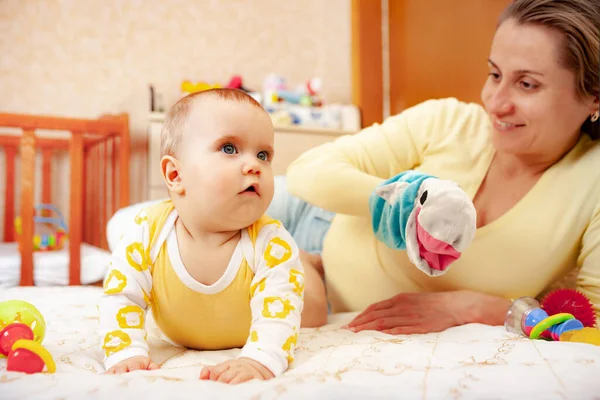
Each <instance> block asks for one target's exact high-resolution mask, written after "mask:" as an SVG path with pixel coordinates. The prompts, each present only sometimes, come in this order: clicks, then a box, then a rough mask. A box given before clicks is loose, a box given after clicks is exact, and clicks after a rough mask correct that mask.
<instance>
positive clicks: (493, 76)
mask: <svg viewBox="0 0 600 400" xmlns="http://www.w3.org/2000/svg"><path fill="white" fill-rule="evenodd" d="M488 75H489V76H490V77H491V78H492V80H494V81H497V80H498V79H500V74H498V73H496V72H490V73H489V74H488Z"/></svg>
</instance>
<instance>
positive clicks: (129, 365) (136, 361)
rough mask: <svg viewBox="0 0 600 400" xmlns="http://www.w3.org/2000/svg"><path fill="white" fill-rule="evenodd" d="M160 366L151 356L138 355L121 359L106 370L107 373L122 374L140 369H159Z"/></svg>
mask: <svg viewBox="0 0 600 400" xmlns="http://www.w3.org/2000/svg"><path fill="white" fill-rule="evenodd" d="M159 368H160V367H159V366H158V365H157V364H155V363H153V362H152V360H151V359H150V358H149V357H144V356H136V357H131V358H127V359H125V360H123V361H121V362H120V363H118V364H115V365H113V366H112V368H110V369H109V370H108V371H106V373H107V374H122V373H125V372H133V371H135V370H138V369H143V370H153V369H159Z"/></svg>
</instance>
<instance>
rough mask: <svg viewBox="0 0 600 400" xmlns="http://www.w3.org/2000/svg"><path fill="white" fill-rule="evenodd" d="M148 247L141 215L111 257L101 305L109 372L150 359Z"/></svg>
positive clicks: (104, 345)
mask: <svg viewBox="0 0 600 400" xmlns="http://www.w3.org/2000/svg"><path fill="white" fill-rule="evenodd" d="M148 246H149V229H148V218H147V216H146V215H145V213H144V212H143V211H142V212H141V213H140V214H138V215H137V216H136V218H135V219H134V220H132V221H131V222H130V223H129V224H128V226H127V227H126V229H125V232H124V235H123V237H122V238H121V240H120V241H119V243H118V245H117V247H116V249H115V251H114V252H113V254H112V256H111V261H110V265H109V268H108V271H107V275H106V277H105V279H104V294H103V296H102V298H101V300H100V302H99V304H98V311H99V325H100V326H99V330H98V333H99V335H100V342H101V346H102V351H103V353H104V356H105V358H104V365H105V367H106V369H107V370H108V369H110V368H111V367H112V366H114V365H115V364H117V363H119V362H121V361H123V360H125V359H127V358H130V357H134V356H148V344H147V339H146V331H145V327H144V325H145V317H146V310H147V308H148V305H149V302H150V300H149V296H148V294H149V293H150V290H151V288H152V275H151V274H150V256H149V249H148Z"/></svg>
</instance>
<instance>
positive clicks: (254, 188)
mask: <svg viewBox="0 0 600 400" xmlns="http://www.w3.org/2000/svg"><path fill="white" fill-rule="evenodd" d="M242 193H256V194H259V193H258V185H250V186H248V187H247V188H246V189H245V190H244V191H242Z"/></svg>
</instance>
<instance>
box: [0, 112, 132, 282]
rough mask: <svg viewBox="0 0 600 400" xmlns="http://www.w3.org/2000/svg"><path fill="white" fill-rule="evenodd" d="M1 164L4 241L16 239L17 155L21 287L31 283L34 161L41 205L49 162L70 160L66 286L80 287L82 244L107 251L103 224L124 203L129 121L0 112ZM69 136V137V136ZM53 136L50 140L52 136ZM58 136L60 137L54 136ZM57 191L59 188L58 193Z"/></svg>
mask: <svg viewBox="0 0 600 400" xmlns="http://www.w3.org/2000/svg"><path fill="white" fill-rule="evenodd" d="M0 128H17V129H16V130H15V129H12V130H13V131H16V132H15V133H12V132H5V133H2V132H0V146H1V147H2V148H3V150H4V153H5V159H6V168H5V185H6V190H5V209H4V241H5V242H11V241H15V240H16V236H17V235H16V232H15V226H14V225H15V223H14V221H15V217H16V215H15V200H16V196H15V195H16V193H15V191H16V190H15V188H16V184H17V182H16V172H17V168H16V167H18V166H17V165H16V161H17V158H18V157H19V156H20V178H19V182H18V184H19V185H20V194H19V196H20V211H19V216H20V219H21V227H22V228H21V234H20V240H19V252H20V255H21V279H20V284H21V286H31V285H33V284H34V273H33V267H34V265H33V252H34V245H33V234H34V188H35V179H34V178H35V159H36V154H37V153H38V152H40V153H41V157H42V168H41V171H42V177H41V178H42V179H41V181H42V185H41V186H42V188H41V191H42V193H41V199H42V203H52V198H51V196H52V186H51V185H52V174H53V165H52V164H53V163H52V160H53V157H55V156H57V155H59V154H61V153H62V154H68V155H69V160H70V161H69V164H70V171H71V173H70V182H69V185H68V190H69V210H70V211H69V217H68V246H69V284H70V285H79V284H81V265H80V264H81V244H82V243H83V242H85V243H88V244H90V245H93V246H96V247H100V248H103V249H107V248H108V244H107V239H106V223H107V221H108V219H109V218H110V216H111V215H112V214H113V213H114V212H115V211H116V210H117V209H118V208H120V207H124V206H126V205H128V204H129V153H130V141H129V118H128V115H126V114H121V115H107V116H102V117H100V118H99V119H75V118H62V117H46V116H34V115H22V114H2V113H0ZM69 132H70V134H68V133H69ZM53 133H54V135H53ZM60 133H62V134H63V135H62V137H57V135H58V134H60ZM61 190H62V188H61Z"/></svg>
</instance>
